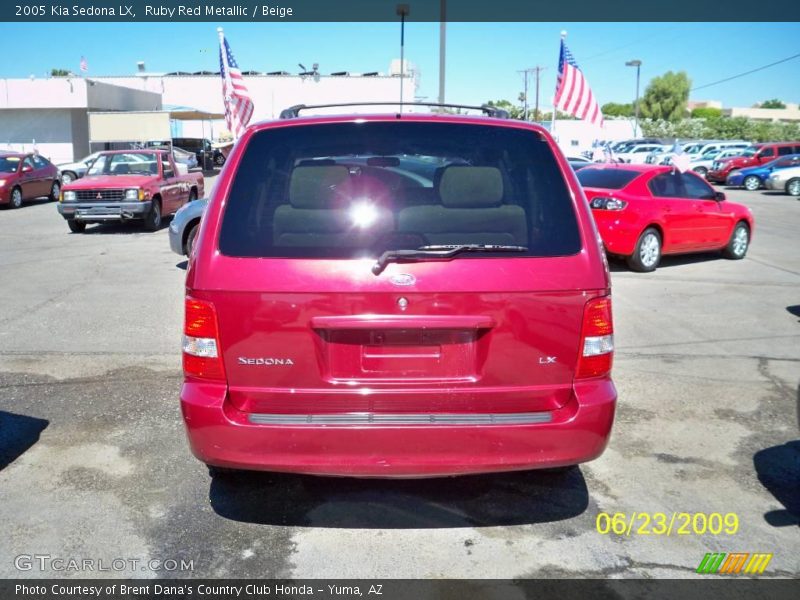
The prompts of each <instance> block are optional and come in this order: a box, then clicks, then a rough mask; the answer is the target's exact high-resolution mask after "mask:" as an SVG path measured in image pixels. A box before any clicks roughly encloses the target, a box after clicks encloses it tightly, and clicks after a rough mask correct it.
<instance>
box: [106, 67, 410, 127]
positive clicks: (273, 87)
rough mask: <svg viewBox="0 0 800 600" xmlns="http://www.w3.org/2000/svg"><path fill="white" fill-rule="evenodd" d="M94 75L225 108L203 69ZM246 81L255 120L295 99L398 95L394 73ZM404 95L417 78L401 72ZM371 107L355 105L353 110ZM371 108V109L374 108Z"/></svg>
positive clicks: (179, 101) (177, 101) (207, 108)
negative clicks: (197, 71)
mask: <svg viewBox="0 0 800 600" xmlns="http://www.w3.org/2000/svg"><path fill="white" fill-rule="evenodd" d="M93 79H95V80H96V81H102V82H105V83H110V84H114V85H116V86H125V87H128V88H132V89H135V90H146V91H150V92H155V93H157V94H161V98H162V101H163V103H164V106H170V105H173V106H190V107H192V108H196V109H199V110H201V111H204V112H208V113H215V114H220V113H223V112H224V106H223V99H222V79H221V78H220V76H219V75H218V74H216V73H212V74H207V75H189V74H178V75H172V74H167V75H164V74H149V73H139V74H137V75H132V76H119V77H116V76H114V77H111V76H109V77H96V78H93ZM244 81H245V85H246V86H247V90H248V91H249V93H250V97H251V98H252V99H253V118H252V121H251V122H253V123H255V122H258V121H263V120H266V119H277V118H278V117H279V116H280V113H281V111H282V110H283V109H285V108H288V107H290V106H294V105H297V104H336V103H345V102H395V101H399V98H400V84H401V78H400V77H399V76H397V75H383V74H379V73H374V74H360V75H359V74H349V73H344V72H343V73H341V74H337V75H322V74H311V75H291V74H285V75H267V74H255V75H244ZM402 83H403V98H404V100H405V101H406V102H413V101H414V94H415V91H416V89H415V88H416V85H415V78H414V77H413V76H410V75H408V74H407V75H406V76H405V77H403V78H402ZM368 110H369V109H364V108H361V109H359V108H357V107H354V108H353V109H352V112H359V111H361V112H365V111H368ZM374 111H375V109H372V112H374ZM223 131H225V121H223V120H219V121H214V122H210V123H209V122H205V123H202V122H189V121H184V122H180V123H177V124H176V127H175V128H174V130H173V136H174V137H200V136H201V135H202V134H205V137H216V136H218V135H219V134H220V133H221V132H223Z"/></svg>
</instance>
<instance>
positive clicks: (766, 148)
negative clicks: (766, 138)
mask: <svg viewBox="0 0 800 600" xmlns="http://www.w3.org/2000/svg"><path fill="white" fill-rule="evenodd" d="M790 154H800V142H772V143H769V144H753V145H752V146H751V147H750V148H745V149H744V150H742V153H741V154H740V155H738V156H732V157H731V158H726V159H724V160H715V161H714V162H713V163H711V169H709V171H708V173H706V179H708V181H711V182H713V183H726V182H727V181H728V175H730V174H731V173H732V172H733V171H738V170H739V169H744V168H745V167H757V166H758V165H763V164H766V163H768V162H770V161H773V160H775V159H776V158H780V157H781V156H788V155H790Z"/></svg>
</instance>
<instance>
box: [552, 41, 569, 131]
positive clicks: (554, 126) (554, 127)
mask: <svg viewBox="0 0 800 600" xmlns="http://www.w3.org/2000/svg"><path fill="white" fill-rule="evenodd" d="M566 37H567V32H566V31H565V30H563V29H562V30H561V43H562V44H563V43H564V39H565V38H566ZM559 51H560V48H559ZM559 56H560V55H559ZM555 133H556V95H555V93H553V114H552V115H551V116H550V135H552V136H555Z"/></svg>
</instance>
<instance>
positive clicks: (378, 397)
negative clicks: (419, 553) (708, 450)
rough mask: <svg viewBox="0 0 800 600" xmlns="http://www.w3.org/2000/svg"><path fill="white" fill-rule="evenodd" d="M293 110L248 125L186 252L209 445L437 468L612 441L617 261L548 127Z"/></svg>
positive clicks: (342, 470)
mask: <svg viewBox="0 0 800 600" xmlns="http://www.w3.org/2000/svg"><path fill="white" fill-rule="evenodd" d="M291 117H292V118H286V119H281V120H278V121H272V122H265V123H261V124H257V125H254V126H251V127H250V128H249V129H248V130H247V131H246V133H245V134H244V135H243V136H242V138H241V139H240V140H239V141H238V142H237V144H236V146H235V148H234V150H233V152H232V153H231V155H230V156H229V158H228V162H227V164H226V166H225V169H224V170H223V172H222V174H221V175H220V180H219V182H218V184H217V186H216V189H215V191H214V194H213V197H212V198H211V199H210V202H209V205H208V210H207V212H206V214H205V216H204V218H203V223H202V226H201V230H200V233H199V234H198V237H197V242H196V245H195V248H194V251H193V255H192V259H191V261H190V266H189V269H188V273H187V280H186V300H185V311H186V314H185V318H186V321H185V330H184V341H183V367H184V373H185V381H184V384H183V387H182V390H181V406H182V410H183V416H184V419H185V423H186V427H187V431H188V437H189V442H190V444H191V448H192V451H193V452H194V454H195V455H196V456H197V458H199V459H200V460H201V461H203V462H205V463H207V464H208V465H209V466H211V467H212V469H213V468H214V467H216V468H227V469H244V470H247V469H251V470H264V471H285V472H297V473H309V474H322V475H347V476H359V477H424V476H440V475H457V474H467V473H483V472H492V471H511V470H522V469H536V468H553V467H564V466H568V465H574V464H577V463H581V462H584V461H588V460H592V459H594V458H596V457H597V456H599V455H600V454H601V453H602V452H603V449H604V448H605V446H606V443H607V441H608V438H609V434H610V431H611V426H612V422H613V419H614V408H615V403H616V391H615V389H614V385H613V383H612V381H611V376H610V372H611V362H612V354H613V325H612V320H611V297H610V283H609V274H608V267H607V264H606V262H605V258H604V255H603V250H602V249H601V246H600V244H599V241H598V239H599V238H598V235H597V231H596V229H595V226H594V224H593V221H592V215H591V213H590V210H589V207H588V205H587V203H586V200H585V198H584V196H583V193H582V191H581V188H580V186H579V184H578V183H577V181H576V179H575V177H574V175H573V173H572V170H571V169H570V167H569V165H568V164H567V162H566V160H565V159H564V157H563V156H562V154H561V153H560V151H559V150H558V148H557V146H556V145H555V143H554V142H553V139H552V138H551V137H550V135H549V134H548V133H547V132H546V131H545V130H543V129H541V128H540V127H538V126H535V125H531V124H527V123H522V122H519V121H512V120H507V119H500V118H493V117H491V116H489V117H479V116H474V117H473V116H464V115H442V114H420V113H414V114H410V113H406V114H402V115H399V114H394V113H393V114H386V115H369V116H365V115H349V116H297V115H291Z"/></svg>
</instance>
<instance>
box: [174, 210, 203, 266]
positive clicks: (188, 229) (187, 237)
mask: <svg viewBox="0 0 800 600" xmlns="http://www.w3.org/2000/svg"><path fill="white" fill-rule="evenodd" d="M206 206H208V200H207V199H205V198H203V199H202V200H195V201H194V202H189V203H188V204H184V205H183V206H182V207H181V208H179V209H178V212H176V213H175V216H174V217H172V222H171V223H170V224H169V247H170V248H172V251H173V252H174V253H175V254H180V255H181V256H190V255H191V254H192V247H193V246H194V240H195V238H196V237H197V230H198V229H199V227H200V219H201V218H202V216H203V213H204V212H205V211H206Z"/></svg>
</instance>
